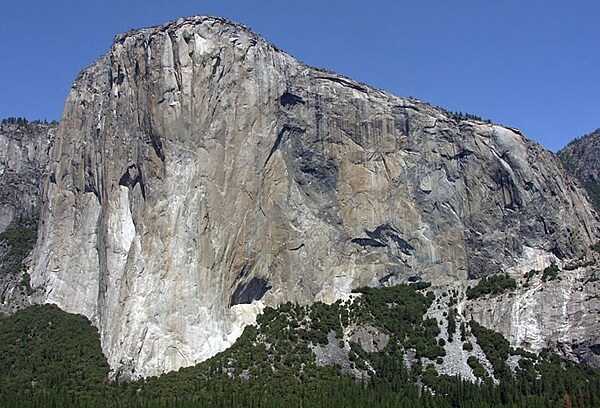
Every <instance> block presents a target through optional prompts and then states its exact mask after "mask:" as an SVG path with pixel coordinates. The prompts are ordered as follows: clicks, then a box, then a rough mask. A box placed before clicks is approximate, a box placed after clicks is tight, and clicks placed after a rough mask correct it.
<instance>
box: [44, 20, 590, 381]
mask: <svg viewBox="0 0 600 408" xmlns="http://www.w3.org/2000/svg"><path fill="white" fill-rule="evenodd" d="M49 171H50V176H49V178H48V180H47V183H46V186H45V190H44V206H43V210H42V220H43V223H42V224H41V225H40V229H39V239H38V244H37V246H36V250H35V254H34V261H35V265H34V266H33V268H32V283H33V286H34V287H35V288H38V289H39V298H38V299H37V300H38V301H43V302H50V303H56V304H58V305H59V306H60V307H61V308H63V309H65V310H66V311H68V312H76V313H81V314H84V315H85V316H87V317H89V318H90V319H91V321H92V322H94V324H95V325H96V326H97V327H98V328H99V330H100V334H101V338H102V346H103V349H104V352H105V353H106V355H107V357H108V361H109V363H110V365H111V367H112V368H113V369H114V370H115V375H116V376H122V377H133V378H136V377H140V376H147V375H153V374H158V373H161V372H164V371H169V370H174V369H177V368H179V367H181V366H186V365H191V364H194V363H196V362H198V361H201V360H204V359H206V358H208V357H210V356H212V355H214V354H215V353H217V352H219V351H221V350H223V349H224V348H226V347H227V346H228V345H230V344H231V343H232V342H233V341H234V340H235V339H236V338H237V337H238V336H239V334H240V333H241V330H242V328H243V327H244V326H245V325H246V324H248V323H250V322H252V321H253V319H254V318H255V316H256V313H258V312H259V311H260V310H261V307H262V305H264V304H268V305H275V304H278V303H280V302H284V301H295V302H300V303H310V302H313V301H314V300H322V301H332V300H334V299H336V298H339V297H344V296H346V295H347V293H348V292H349V291H350V290H351V289H352V288H355V287H358V286H364V285H381V284H390V283H395V282H401V281H405V280H407V279H409V278H410V279H413V280H414V279H417V277H419V278H421V279H423V280H427V281H431V282H433V283H434V284H435V285H447V284H459V285H466V283H467V280H468V279H470V278H477V277H481V276H484V275H488V274H492V273H495V272H499V271H503V270H507V269H510V268H513V269H514V268H517V269H518V268H519V267H520V265H521V263H523V259H524V258H527V257H528V254H529V252H528V251H536V253H539V254H541V255H540V256H544V257H546V256H553V257H556V258H557V259H569V258H578V257H582V256H584V255H585V254H586V252H587V251H588V248H589V246H590V245H591V244H593V243H595V242H596V240H597V235H598V223H597V220H596V215H595V213H594V211H593V210H592V209H591V207H590V205H589V204H588V202H587V200H586V198H585V195H584V194H582V191H581V190H580V189H579V188H578V187H577V186H576V185H575V184H573V183H571V182H570V181H569V178H568V177H565V174H564V171H563V169H562V166H561V164H560V161H559V160H558V159H557V158H556V157H555V156H554V155H553V154H552V153H550V152H548V151H546V150H545V149H543V148H542V147H541V146H539V145H537V144H535V143H533V142H531V141H529V140H527V139H526V138H525V137H524V136H523V135H522V134H521V133H520V132H519V131H517V130H514V129H510V128H506V127H502V126H497V125H493V124H487V123H483V122H477V121H471V120H455V119H454V118H453V117H452V115H450V114H448V113H447V112H445V111H444V110H442V109H439V108H435V107H432V106H430V105H428V104H426V103H423V102H420V101H418V100H414V99H406V98H400V97H396V96H393V95H390V94H388V93H385V92H382V91H379V90H376V89H373V88H371V87H368V86H366V85H363V84H360V83H357V82H355V81H353V80H350V79H348V78H345V77H342V76H339V75H336V74H334V73H331V72H326V71H323V70H318V69H315V68H311V67H307V66H306V65H303V64H302V63H300V62H298V61H297V60H295V59H294V58H292V57H291V56H289V55H288V54H285V53H284V52H281V51H280V50H278V49H277V48H275V47H274V46H272V45H270V44H269V43H267V42H266V41H264V40H263V39H261V38H259V37H258V36H256V35H255V34H253V33H251V32H250V31H248V30H247V29H245V28H244V27H242V26H239V25H236V24H233V23H230V22H227V21H224V20H221V19H218V18H212V17H193V18H188V19H181V20H178V21H177V22H174V23H170V24H167V25H164V26H161V27H155V28H149V29H143V30H138V31H133V32H130V33H127V34H124V35H120V36H117V37H116V39H115V42H114V44H113V46H112V48H111V49H110V51H109V52H108V53H107V54H106V55H105V56H104V57H102V58H101V59H100V60H98V61H97V62H96V63H95V64H94V65H92V66H91V67H89V68H88V69H86V70H85V71H83V72H82V73H81V75H80V76H79V78H78V79H77V80H76V82H75V84H74V86H73V89H72V91H71V93H70V95H69V98H68V100H67V104H66V107H65V112H64V116H63V118H62V121H61V124H60V127H59V130H58V133H57V136H56V141H55V148H54V156H53V160H52V162H51V165H50V169H49ZM551 293H552V296H563V295H564V296H565V297H564V298H562V299H563V300H564V301H565V302H567V303H569V302H570V298H568V297H567V296H570V295H569V294H563V292H561V291H560V290H557V291H555V292H554V291H553V292H551ZM569 293H571V292H569ZM561 294H562V295H561ZM481 318H482V319H484V318H483V317H481ZM506 318H507V319H510V318H511V317H509V316H507V317H506ZM484 320H485V319H484ZM505 323H506V322H505V321H504V320H502V321H493V322H492V321H490V324H493V325H494V326H502V325H503V324H505ZM584 324H585V323H584ZM546 334H548V335H549V334H550V333H546ZM517 338H518V339H521V338H520V337H517Z"/></svg>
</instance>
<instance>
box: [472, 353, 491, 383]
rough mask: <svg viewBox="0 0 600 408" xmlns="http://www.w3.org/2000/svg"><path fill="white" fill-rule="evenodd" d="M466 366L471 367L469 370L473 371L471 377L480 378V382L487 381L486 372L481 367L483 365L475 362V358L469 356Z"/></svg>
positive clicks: (477, 361)
mask: <svg viewBox="0 0 600 408" xmlns="http://www.w3.org/2000/svg"><path fill="white" fill-rule="evenodd" d="M467 364H468V365H469V367H471V370H473V375H474V376H475V377H477V378H481V379H482V380H487V379H489V377H490V376H489V375H488V373H487V371H485V368H484V367H483V365H481V363H480V362H479V360H477V358H476V357H474V356H470V357H469V358H468V359H467Z"/></svg>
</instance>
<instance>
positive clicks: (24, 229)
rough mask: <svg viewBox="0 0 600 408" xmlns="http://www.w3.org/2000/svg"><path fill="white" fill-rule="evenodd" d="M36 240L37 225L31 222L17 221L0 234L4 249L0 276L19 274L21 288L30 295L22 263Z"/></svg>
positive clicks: (28, 282) (26, 275)
mask: <svg viewBox="0 0 600 408" xmlns="http://www.w3.org/2000/svg"><path fill="white" fill-rule="evenodd" d="M36 239H37V224H36V223H35V222H34V221H32V220H24V219H22V220H18V221H17V222H13V223H12V224H11V225H9V226H8V228H7V229H6V230H4V232H2V233H0V245H1V246H2V247H4V250H5V253H4V255H3V256H2V264H1V265H0V276H3V275H8V274H12V275H19V274H21V282H20V286H21V288H22V289H23V290H24V291H25V292H26V293H27V294H29V295H30V294H31V285H30V277H29V275H28V274H27V273H26V272H25V271H24V265H23V261H24V260H25V258H26V257H27V256H28V255H29V253H30V252H31V250H32V249H33V247H34V245H35V241H36Z"/></svg>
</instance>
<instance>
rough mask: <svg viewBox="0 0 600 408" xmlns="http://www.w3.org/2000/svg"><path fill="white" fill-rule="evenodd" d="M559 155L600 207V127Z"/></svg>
mask: <svg viewBox="0 0 600 408" xmlns="http://www.w3.org/2000/svg"><path fill="white" fill-rule="evenodd" d="M558 156H559V157H560V158H561V160H562V161H563V163H564V166H565V168H566V169H567V171H568V172H569V173H571V174H572V175H573V176H575V177H576V178H577V179H579V181H580V182H581V184H582V185H583V186H584V187H585V189H586V190H587V192H588V195H589V197H590V200H591V202H592V203H593V204H594V205H595V206H596V208H599V207H600V129H596V130H595V131H593V132H591V133H589V134H587V135H585V136H583V137H581V138H577V139H575V140H573V141H572V142H570V143H569V144H568V145H567V146H565V147H564V148H563V149H562V150H560V151H559V152H558Z"/></svg>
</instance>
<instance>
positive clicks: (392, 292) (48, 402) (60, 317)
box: [0, 284, 600, 408]
mask: <svg viewBox="0 0 600 408" xmlns="http://www.w3.org/2000/svg"><path fill="white" fill-rule="evenodd" d="M426 291H427V287H426V285H422V284H421V285H418V286H407V285H400V286H395V287H390V288H381V289H361V290H359V291H358V292H359V293H357V294H355V295H354V297H353V298H352V299H348V300H346V301H338V302H337V303H335V304H333V305H325V304H323V303H316V304H314V305H311V306H309V307H308V306H299V305H294V304H290V303H288V304H284V305H281V306H280V307H279V308H277V309H273V308H266V310H265V311H264V313H263V314H262V315H260V316H259V318H258V322H257V326H256V327H254V326H252V327H247V328H246V330H245V331H244V333H243V335H242V336H241V337H240V339H238V341H237V342H236V343H235V344H234V346H233V347H231V348H230V349H228V350H226V351H224V352H223V353H220V354H218V355H217V356H215V357H213V358H212V359H210V360H208V361H206V362H204V363H201V364H198V365H197V366H194V367H190V368H184V369H180V370H179V371H178V372H173V373H169V374H165V375H162V376H160V377H156V378H149V379H146V380H142V381H137V382H132V383H124V384H115V383H112V382H110V381H108V376H109V367H108V364H107V363H106V359H105V358H104V356H103V355H102V352H101V348H100V342H99V338H98V333H97V330H96V329H95V328H93V327H92V326H91V325H90V323H89V321H87V319H85V318H84V317H81V316H77V315H70V314H67V313H65V312H63V311H61V310H60V309H58V308H57V307H56V306H51V305H44V306H34V307H31V308H28V309H26V310H23V311H20V312H18V313H16V314H15V315H13V316H11V317H5V318H2V319H0V361H1V362H2V364H0V406H2V407H6V408H13V407H15V408H16V407H25V408H37V407H67V408H68V407H90V408H93V407H148V408H152V407H165V408H167V407H182V408H183V407H294V406H298V407H364V406H374V407H375V406H376V407H431V408H435V407H473V408H474V407H533V408H536V407H598V406H600V373H599V372H598V371H597V370H594V369H591V368H586V367H582V366H577V365H575V364H572V363H569V362H566V361H564V360H561V359H559V358H558V357H557V356H555V355H552V354H550V353H542V354H541V355H540V356H536V355H533V354H531V353H527V352H525V351H523V350H515V349H512V348H511V347H510V345H509V343H508V341H507V340H506V339H504V338H503V337H502V336H501V335H500V334H498V333H495V332H493V331H491V330H488V329H486V328H484V327H483V326H480V325H478V324H477V323H475V322H471V323H470V324H468V325H460V326H458V327H455V328H453V331H455V333H454V334H453V337H454V341H463V339H466V337H467V334H469V335H470V334H471V333H472V334H473V335H474V336H475V338H476V340H477V341H476V342H477V344H478V345H479V346H480V348H481V350H482V351H483V352H484V353H485V357H486V359H487V361H488V362H489V365H491V367H492V369H491V371H488V370H487V369H486V368H484V366H483V365H482V364H481V362H479V361H478V360H477V359H476V358H473V359H471V358H470V359H469V366H471V368H472V369H473V372H474V374H475V375H476V377H478V378H479V379H480V380H479V381H480V383H479V384H478V385H476V384H473V383H471V382H468V381H463V380H461V379H459V378H457V377H449V376H444V375H439V374H438V373H437V371H436V368H435V367H436V365H437V364H439V363H440V362H442V361H443V359H444V358H445V351H444V348H443V347H442V345H443V344H442V345H440V343H441V342H440V341H436V336H438V334H439V333H440V328H439V327H438V322H437V321H436V320H435V319H432V318H428V317H427V316H426V311H427V309H428V308H429V306H430V305H431V303H432V302H433V300H434V296H433V292H427V293H425V292H426ZM352 328H368V330H370V332H369V333H371V334H373V333H376V335H377V336H378V337H377V338H379V339H385V341H383V340H382V341H381V342H379V343H378V347H379V348H378V349H377V350H368V351H366V350H365V349H364V348H363V345H362V344H363V342H362V340H361V339H359V338H356V337H349V336H348V333H349V331H351V330H352ZM363 332H364V330H363ZM373 338H374V337H373ZM369 339H371V337H369ZM467 344H469V345H470V347H471V348H472V347H473V346H472V345H471V344H470V343H467V342H465V346H464V347H468V346H467ZM319 350H329V352H331V350H334V351H335V350H337V352H338V354H339V355H340V357H339V358H338V359H337V360H335V359H334V360H332V361H329V362H326V363H323V361H320V362H319V359H317V358H315V356H316V355H318V354H319ZM407 351H411V356H412V357H411V359H409V360H410V361H409V362H408V363H407V361H408V360H407V357H406V356H407ZM340 353H341V354H340ZM509 360H510V361H517V362H518V363H517V364H516V365H514V367H512V368H511V364H509ZM408 366H410V368H407V367H408Z"/></svg>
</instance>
